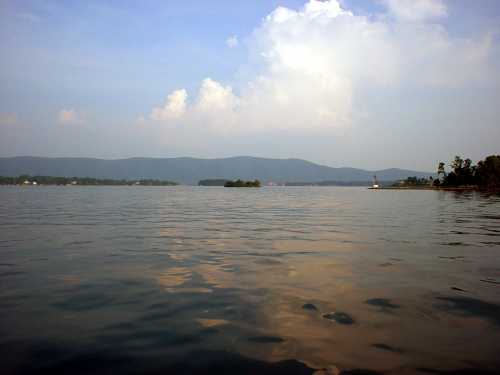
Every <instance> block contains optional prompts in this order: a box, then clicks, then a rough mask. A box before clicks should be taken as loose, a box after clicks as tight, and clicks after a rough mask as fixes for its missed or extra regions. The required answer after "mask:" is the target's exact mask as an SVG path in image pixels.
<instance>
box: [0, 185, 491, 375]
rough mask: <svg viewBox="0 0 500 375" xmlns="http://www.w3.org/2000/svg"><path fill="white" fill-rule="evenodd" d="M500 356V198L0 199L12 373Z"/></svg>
mask: <svg viewBox="0 0 500 375" xmlns="http://www.w3.org/2000/svg"><path fill="white" fill-rule="evenodd" d="M498 353H500V197H499V196H491V195H490V196H487V195H481V194H479V193H471V192H466V193H453V192H438V191H394V190H389V191H372V190H367V189H363V188H327V187H325V188H314V187H304V188H302V187H287V188H281V187H280V188H277V187H276V188H274V187H273V188H261V189H228V188H209V187H152V188H146V187H24V188H20V187H2V188H0V354H2V365H1V371H2V373H37V372H42V371H52V372H53V373H57V372H60V373H68V372H71V373H102V372H106V371H110V370H112V372H113V373H144V372H146V373H156V372H158V373H248V374H253V373H259V374H265V373H271V374H273V373H283V374H293V373H300V374H302V373H303V374H309V373H312V372H314V371H318V373H333V374H336V373H339V371H342V370H344V371H346V372H345V373H347V370H349V369H359V368H363V369H369V370H372V371H377V372H381V373H387V374H420V373H424V374H425V373H440V374H441V373H448V371H452V370H453V371H457V370H461V369H473V370H470V371H474V372H478V371H479V370H481V371H488V370H491V371H494V370H498V366H499V365H500V356H499V355H498ZM452 373H453V372H452ZM484 373H488V372H484Z"/></svg>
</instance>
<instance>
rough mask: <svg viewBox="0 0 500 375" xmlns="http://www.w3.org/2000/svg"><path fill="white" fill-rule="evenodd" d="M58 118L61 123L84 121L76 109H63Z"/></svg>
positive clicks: (79, 122)
mask: <svg viewBox="0 0 500 375" xmlns="http://www.w3.org/2000/svg"><path fill="white" fill-rule="evenodd" d="M57 119H58V122H59V124H61V125H67V124H81V123H82V122H83V119H82V118H81V115H80V114H79V113H78V112H76V111H75V110H74V109H61V110H60V111H59V113H58V115H57Z"/></svg>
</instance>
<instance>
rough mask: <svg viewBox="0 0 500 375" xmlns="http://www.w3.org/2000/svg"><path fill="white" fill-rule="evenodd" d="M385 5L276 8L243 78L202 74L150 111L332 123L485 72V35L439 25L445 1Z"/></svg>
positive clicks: (199, 121)
mask: <svg viewBox="0 0 500 375" xmlns="http://www.w3.org/2000/svg"><path fill="white" fill-rule="evenodd" d="M384 3H385V4H386V9H387V13H386V14H383V15H377V17H368V16H364V15H355V14H353V13H352V12H351V11H349V10H348V9H343V8H342V6H341V5H340V3H339V2H338V1H336V0H329V1H318V0H310V1H308V2H307V3H306V4H305V5H304V6H303V7H302V8H301V9H298V10H294V9H290V8H286V7H278V8H276V9H275V10H274V11H273V12H271V13H270V14H269V15H267V16H266V17H265V18H264V19H263V20H262V23H261V24H260V25H259V26H258V27H257V28H256V29H255V30H254V31H253V33H252V35H251V36H250V38H249V43H248V48H249V50H248V53H249V59H248V61H249V62H248V64H247V66H245V67H244V69H243V70H244V71H245V72H247V73H246V76H245V80H240V81H234V82H233V85H224V84H222V83H220V82H217V81H215V80H213V79H210V78H207V79H205V80H204V81H203V82H202V83H201V85H200V89H199V92H198V93H197V94H196V95H194V100H193V101H192V102H187V96H188V95H187V92H186V91H185V90H176V91H174V92H173V93H172V94H170V95H169V96H168V99H167V103H166V104H165V106H164V107H160V108H154V109H153V111H152V113H151V116H150V117H151V119H153V120H161V121H165V122H172V123H182V124H183V125H185V126H194V127H206V128H210V129H216V130H224V131H227V130H229V131H260V130H269V129H270V130H275V129H337V128H345V127H349V126H350V125H351V124H352V123H353V122H354V121H355V120H356V119H357V118H361V117H363V118H366V116H369V114H366V113H365V112H364V108H363V107H367V106H368V105H363V103H362V104H361V105H359V101H360V100H357V99H359V98H364V99H365V100H368V101H370V100H371V101H372V102H376V98H377V96H378V95H383V94H384V93H386V92H389V91H391V90H392V91H393V92H405V90H406V91H407V92H409V93H412V92H413V91H415V90H421V91H422V90H432V89H435V88H436V87H446V88H450V87H457V86H460V85H463V86H465V85H467V84H470V83H471V82H480V81H481V80H484V79H488V78H489V77H491V74H490V73H491V72H490V71H489V69H490V63H491V51H492V48H493V45H492V40H491V38H490V37H489V36H488V35H485V36H484V37H482V38H479V39H473V38H456V37H452V36H450V35H449V34H448V32H447V31H446V29H445V27H444V26H443V25H440V24H438V23H436V22H437V21H438V20H439V18H440V17H444V16H446V14H447V9H446V7H445V5H444V3H443V2H442V1H441V0H384ZM388 15H389V16H388ZM233 86H234V87H235V88H236V89H233ZM398 90H399V91H398Z"/></svg>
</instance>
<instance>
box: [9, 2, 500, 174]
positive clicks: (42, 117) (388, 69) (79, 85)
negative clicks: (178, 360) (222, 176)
mask: <svg viewBox="0 0 500 375" xmlns="http://www.w3.org/2000/svg"><path fill="white" fill-rule="evenodd" d="M499 47H500V2H499V1H497V0H481V1H470V0H450V1H445V0H373V1H371V0H338V1H337V0H330V1H317V0H300V1H299V0H289V1H278V0H252V1H247V0H227V1H226V0H214V1H204V0H197V1H195V0H183V1H174V0H164V1H149V0H144V1H129V0H122V1H118V0H115V1H110V0H109V1H105V0H100V1H97V0H87V1H76V0H75V1H53V0H45V1H44V0H32V1H24V0H15V1H14V0H0V56H1V58H0V156H19V155H33V156H52V157H57V156H73V157H98V158H113V159H114V158H125V157H138V156H139V157H178V156H192V157H203V158H214V157H228V156H236V155H252V156H261V157H276V158H301V159H306V160H310V161H313V162H317V163H320V164H324V165H329V166H333V167H341V166H350V167H358V168H366V169H383V168H390V167H399V168H408V169H416V170H424V171H433V170H434V169H435V168H436V165H437V163H438V162H439V161H450V160H451V159H452V158H453V156H454V155H457V154H458V155H462V156H464V157H470V158H471V159H472V160H473V161H477V160H480V159H482V158H484V157H485V156H487V155H490V154H500V48H499Z"/></svg>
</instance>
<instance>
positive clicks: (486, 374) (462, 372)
mask: <svg viewBox="0 0 500 375" xmlns="http://www.w3.org/2000/svg"><path fill="white" fill-rule="evenodd" d="M415 370H417V371H419V372H422V373H425V374H438V375H500V370H484V369H481V368H464V369H457V370H438V369H433V368H427V367H418V368H416V369H415Z"/></svg>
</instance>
